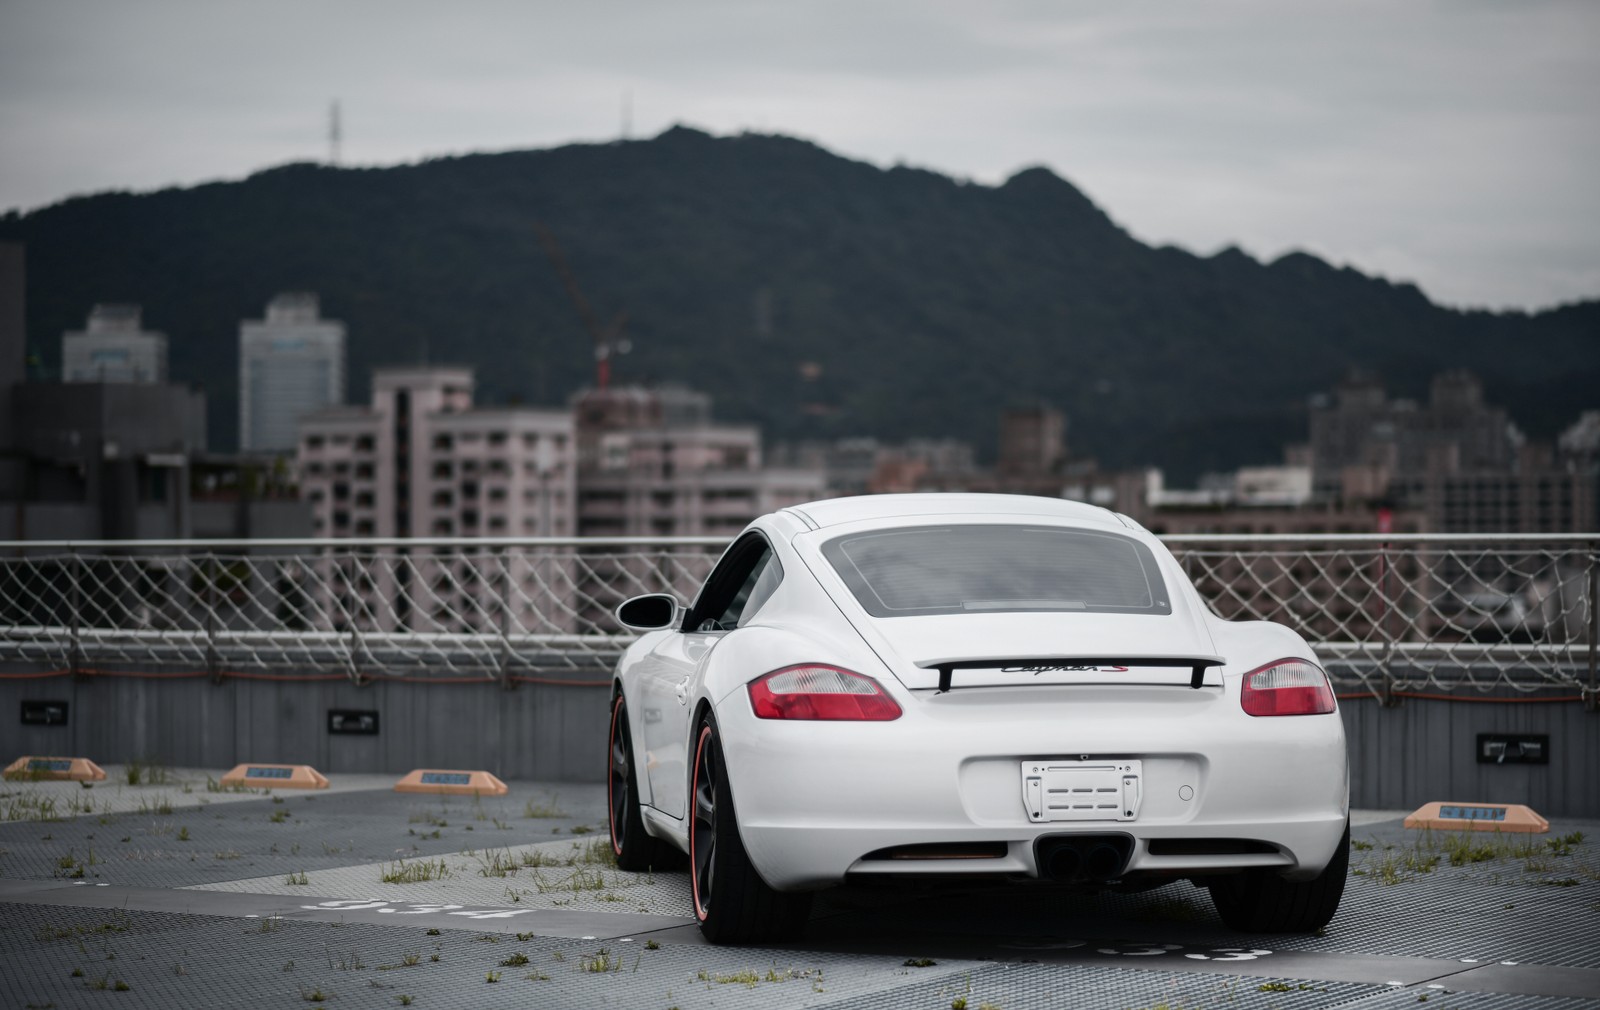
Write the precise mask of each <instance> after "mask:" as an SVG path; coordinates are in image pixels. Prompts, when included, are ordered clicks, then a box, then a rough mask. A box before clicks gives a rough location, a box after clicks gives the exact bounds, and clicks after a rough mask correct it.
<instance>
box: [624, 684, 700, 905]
mask: <svg viewBox="0 0 1600 1010" xmlns="http://www.w3.org/2000/svg"><path fill="white" fill-rule="evenodd" d="M607 749H608V752H609V756H608V758H607V762H606V764H607V775H606V799H607V800H608V801H609V806H610V808H611V852H612V854H613V855H614V856H616V857H617V867H618V868H619V869H623V870H629V871H632V872H634V873H641V872H643V871H645V870H649V869H652V868H654V869H658V870H661V869H667V868H669V867H671V866H676V865H679V864H681V863H682V861H683V854H682V853H681V852H679V851H678V850H677V849H674V848H673V847H672V846H671V845H670V844H668V843H666V842H663V841H661V840H660V839H659V838H652V837H651V836H650V833H649V832H648V831H646V830H645V827H644V815H643V813H641V812H640V810H639V783H638V773H637V771H636V770H635V769H634V767H633V737H632V735H631V734H630V733H629V732H628V708H627V704H626V703H625V702H624V701H623V699H622V695H621V694H620V693H619V694H618V695H617V700H616V702H615V703H613V704H612V706H611V737H610V746H609V747H608V748H607Z"/></svg>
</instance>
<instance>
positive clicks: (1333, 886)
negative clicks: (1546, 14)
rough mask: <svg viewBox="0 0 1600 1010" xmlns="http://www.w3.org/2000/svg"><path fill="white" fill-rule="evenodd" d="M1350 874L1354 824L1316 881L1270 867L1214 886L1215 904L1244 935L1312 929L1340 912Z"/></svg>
mask: <svg viewBox="0 0 1600 1010" xmlns="http://www.w3.org/2000/svg"><path fill="white" fill-rule="evenodd" d="M1349 872H1350V822H1348V821H1346V822H1345V825H1344V836H1343V837H1342V838H1340V839H1339V847H1338V848H1337V849H1335V850H1334V853H1333V859H1331V860H1330V861H1329V862H1328V865H1327V866H1326V867H1325V868H1324V869H1323V871H1322V872H1321V873H1320V874H1318V875H1317V876H1316V877H1313V878H1312V879H1311V880H1299V881H1296V880H1284V879H1283V878H1282V877H1279V876H1277V875H1276V874H1274V873H1272V872H1270V871H1263V870H1248V871H1246V872H1244V873H1240V874H1236V875H1234V876H1231V877H1222V878H1219V879H1217V880H1215V881H1213V882H1211V884H1210V885H1209V886H1210V888H1211V903H1212V904H1213V905H1215V906H1216V909H1217V914H1218V915H1220V916H1222V921H1223V922H1224V923H1225V924H1227V926H1228V928H1229V929H1235V930H1238V931H1239V932H1241V933H1310V932H1312V931H1314V930H1318V929H1321V928H1322V927H1323V926H1326V925H1327V924H1328V921H1329V920H1331V919H1332V918H1333V914H1334V913H1335V912H1337V911H1338V910H1339V899H1340V898H1342V897H1344V882H1345V877H1346V876H1347V875H1348V874H1349Z"/></svg>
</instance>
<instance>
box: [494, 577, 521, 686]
mask: <svg viewBox="0 0 1600 1010" xmlns="http://www.w3.org/2000/svg"><path fill="white" fill-rule="evenodd" d="M496 557H498V558H499V559H500V661H499V667H500V686H501V687H502V688H504V689H505V690H507V691H510V690H513V689H514V688H515V687H516V686H517V684H516V681H514V680H512V679H511V556H510V554H509V553H508V552H507V550H506V548H504V547H502V548H500V550H499V552H498V554H497V555H496Z"/></svg>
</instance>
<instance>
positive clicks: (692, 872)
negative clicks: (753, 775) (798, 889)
mask: <svg viewBox="0 0 1600 1010" xmlns="http://www.w3.org/2000/svg"><path fill="white" fill-rule="evenodd" d="M690 782H691V783H692V786H691V789H690V794H689V805H690V810H689V883H690V894H691V900H692V901H693V903H694V914H695V918H696V919H699V920H700V931H701V932H702V933H703V934H705V938H706V939H707V940H710V941H711V942H712V943H716V944H746V943H762V942H771V941H778V940H789V939H793V938H795V937H797V936H799V935H800V933H801V932H802V931H803V930H804V929H805V924H806V918H807V917H808V916H809V915H810V914H811V895H810V894H809V893H802V894H784V893H781V892H779V891H774V890H773V889H772V888H771V887H768V886H767V882H766V881H764V880H762V879H761V875H760V874H759V873H757V872H756V869H755V867H754V866H752V865H751V863H750V856H749V854H748V853H746V852H745V848H744V842H743V841H742V840H741V839H740V838H739V820H738V816H737V814H736V813H735V812H734V805H733V790H732V789H730V788H729V786H728V772H727V769H726V767H725V766H724V765H723V760H722V744H721V743H720V742H719V741H718V739H717V731H716V724H715V723H714V722H713V721H712V719H711V717H710V716H709V715H707V716H706V718H705V720H704V721H703V722H701V723H700V729H699V732H698V733H696V734H695V741H694V777H693V778H692V779H690Z"/></svg>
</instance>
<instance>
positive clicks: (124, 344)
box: [61, 305, 167, 385]
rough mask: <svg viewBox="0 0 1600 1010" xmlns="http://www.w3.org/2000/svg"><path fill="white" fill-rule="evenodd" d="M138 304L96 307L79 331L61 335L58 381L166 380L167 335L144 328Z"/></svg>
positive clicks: (142, 381) (154, 383)
mask: <svg viewBox="0 0 1600 1010" xmlns="http://www.w3.org/2000/svg"><path fill="white" fill-rule="evenodd" d="M140 316H141V312H140V309H139V306H137V305H96V306H95V307H94V308H93V309H91V310H89V321H88V323H87V324H86V325H85V327H84V329H81V330H69V331H67V332H66V333H64V334H62V336H61V381H63V382H135V383H141V384H143V385H156V384H159V383H163V382H166V381H167V336H166V334H164V333H156V332H154V331H152V330H146V329H144V327H143V325H142V323H141V320H140Z"/></svg>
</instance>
